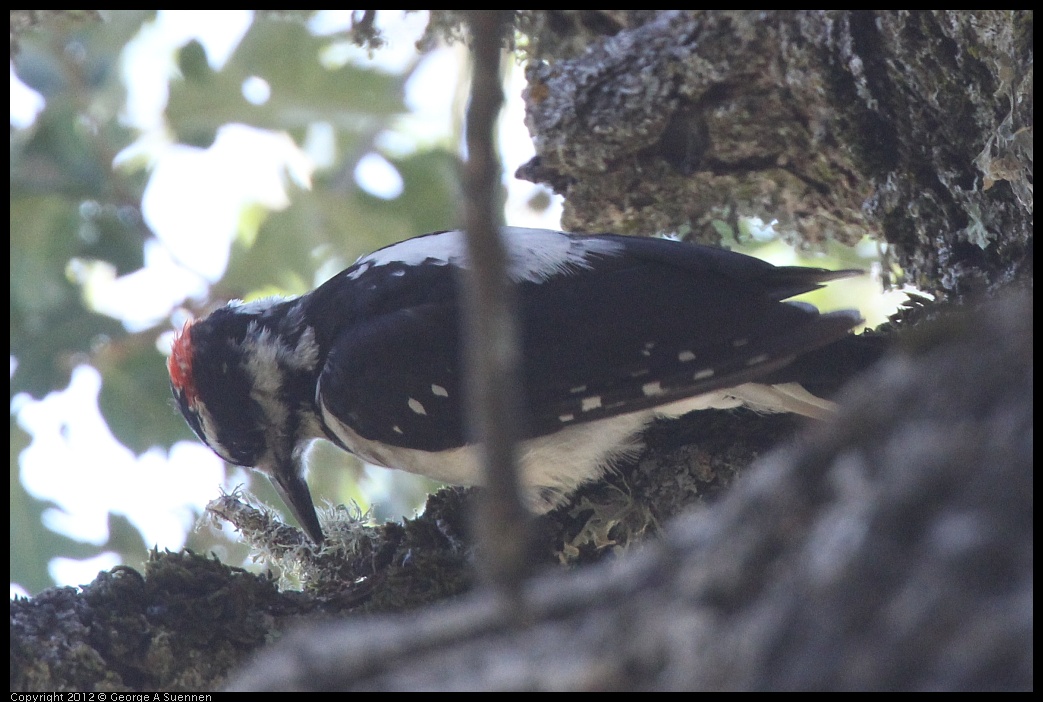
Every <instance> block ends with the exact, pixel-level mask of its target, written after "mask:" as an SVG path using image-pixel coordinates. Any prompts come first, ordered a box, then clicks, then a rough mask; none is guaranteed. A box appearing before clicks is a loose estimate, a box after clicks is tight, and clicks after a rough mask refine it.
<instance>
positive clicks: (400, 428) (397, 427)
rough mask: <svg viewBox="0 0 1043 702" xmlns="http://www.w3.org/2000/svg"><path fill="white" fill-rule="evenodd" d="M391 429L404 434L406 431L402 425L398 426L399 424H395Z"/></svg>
mask: <svg viewBox="0 0 1043 702" xmlns="http://www.w3.org/2000/svg"><path fill="white" fill-rule="evenodd" d="M391 431H393V432H395V433H396V434H404V433H405V432H404V431H402V427H400V426H398V425H397V424H396V425H395V426H393V427H391Z"/></svg>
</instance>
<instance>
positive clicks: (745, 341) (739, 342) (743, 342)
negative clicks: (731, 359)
mask: <svg viewBox="0 0 1043 702" xmlns="http://www.w3.org/2000/svg"><path fill="white" fill-rule="evenodd" d="M748 343H750V340H749V339H746V338H738V339H732V346H734V347H735V348H739V347H740V346H745V345H746V344H748Z"/></svg>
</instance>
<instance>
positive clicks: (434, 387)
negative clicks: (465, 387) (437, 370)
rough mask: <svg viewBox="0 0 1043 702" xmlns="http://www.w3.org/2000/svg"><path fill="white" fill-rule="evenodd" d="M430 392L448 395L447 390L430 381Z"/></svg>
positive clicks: (440, 395) (443, 395)
mask: <svg viewBox="0 0 1043 702" xmlns="http://www.w3.org/2000/svg"><path fill="white" fill-rule="evenodd" d="M431 393H432V394H434V395H438V396H439V397H449V391H448V390H446V389H445V388H443V387H442V386H441V385H435V384H434V383H431Z"/></svg>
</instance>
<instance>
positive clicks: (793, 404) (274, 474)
mask: <svg viewBox="0 0 1043 702" xmlns="http://www.w3.org/2000/svg"><path fill="white" fill-rule="evenodd" d="M502 235H503V238H504V242H505V245H506V248H507V252H508V271H507V273H508V275H509V276H510V278H511V280H512V281H513V282H514V283H515V285H516V290H517V300H518V306H517V309H518V313H519V316H520V320H519V322H520V333H521V347H522V348H521V352H522V353H521V355H522V368H521V369H520V370H521V377H522V384H523V398H522V399H523V401H524V408H525V411H524V416H523V424H522V426H521V427H519V429H520V431H519V432H518V435H519V436H520V437H522V441H521V444H520V446H519V450H518V456H519V460H520V471H521V474H520V481H521V484H522V485H523V486H524V488H525V491H526V498H527V500H528V502H529V504H530V507H531V508H532V509H533V511H535V512H545V511H548V510H550V509H552V508H553V507H555V506H557V505H558V504H560V503H561V502H562V501H563V500H564V499H565V498H566V497H567V496H568V495H569V494H570V493H571V492H573V491H574V490H575V489H576V488H577V487H578V486H579V485H580V484H582V483H585V482H587V481H590V480H594V479H596V478H598V477H600V476H601V475H602V473H603V472H604V471H605V469H606V468H607V467H608V466H610V465H611V464H612V463H613V461H617V460H620V459H622V458H626V457H629V456H633V455H635V454H636V453H637V452H638V451H639V449H640V446H641V444H640V434H641V431H642V429H644V428H645V427H646V426H647V425H648V424H649V423H650V422H651V421H652V420H653V419H654V418H655V417H657V416H665V417H672V416H680V415H681V414H684V413H686V412H688V411H690V410H695V409H707V408H731V407H738V406H748V407H752V408H754V409H756V410H759V411H765V412H796V413H799V414H803V415H807V416H811V417H822V416H824V415H825V414H828V412H829V411H830V409H831V407H832V403H831V402H829V401H828V400H825V399H821V398H820V397H818V396H816V395H814V394H812V393H811V392H809V391H808V390H807V389H806V387H805V386H808V387H811V385H810V384H811V383H816V382H820V381H823V382H828V377H829V376H830V375H831V374H836V373H837V370H836V369H835V368H831V367H830V366H831V365H832V364H831V363H830V356H831V355H836V356H837V357H841V356H850V353H849V352H848V351H847V350H845V349H844V348H842V345H843V344H845V343H849V342H850V341H852V340H853V339H854V338H855V337H853V336H852V335H851V334H850V330H851V328H852V327H854V326H856V325H857V324H859V323H860V322H861V321H862V319H861V316H860V315H859V314H858V313H857V312H855V311H851V310H845V311H839V312H831V313H828V314H820V313H819V312H818V310H817V309H815V308H814V307H813V306H811V305H809V304H806V303H799V302H785V300H786V299H787V298H789V297H792V296H794V295H798V294H800V293H804V292H807V291H809V290H814V289H817V288H820V287H822V285H821V284H822V283H824V282H826V281H829V280H834V279H837V278H844V277H847V276H851V275H855V274H857V273H859V271H852V270H842V271H829V270H824V269H820V268H803V267H790V266H787V267H776V266H773V265H771V264H769V263H766V262H764V261H761V260H759V259H756V258H752V257H750V256H745V255H742V254H739V253H734V252H731V251H726V250H723V249H716V248H711V247H706V246H699V245H694V244H688V243H682V242H678V241H673V240H667V239H652V238H637V237H627V236H618V235H612V234H602V235H596V236H580V235H572V234H566V233H563V232H557V231H548V230H543V229H522V228H516V227H505V228H504V229H503V231H502ZM467 266H468V260H467V252H466V246H465V243H464V239H463V235H462V233H461V232H459V231H447V232H438V233H433V234H427V235H424V236H420V237H417V238H414V239H409V240H407V241H403V242H400V243H398V244H394V245H392V246H388V247H386V248H383V249H380V250H378V251H376V252H374V253H372V254H369V255H367V256H363V257H362V258H360V259H359V260H358V261H357V262H356V263H355V264H354V265H353V266H351V267H350V268H348V269H346V270H344V271H342V272H341V273H338V274H337V275H335V276H334V277H333V278H331V279H330V280H328V281H327V282H326V283H324V284H323V285H321V286H320V287H318V288H317V289H315V290H314V291H312V292H310V293H308V294H306V295H303V296H301V297H298V298H291V299H281V298H280V299H273V298H269V299H263V300H257V301H255V302H248V303H243V302H239V301H235V302H231V303H229V304H228V305H226V306H225V307H222V308H220V309H218V310H216V311H215V312H213V313H212V314H210V315H209V316H207V317H206V318H204V319H201V320H199V321H196V322H192V323H189V324H187V325H186V326H185V328H184V330H183V331H182V332H181V334H180V335H179V336H178V337H177V338H176V340H175V341H174V345H173V351H172V354H171V356H170V359H169V364H168V368H169V371H170V381H171V387H172V389H173V393H174V397H175V398H176V400H177V404H178V407H179V408H180V410H181V412H182V414H184V416H185V419H186V420H187V421H188V423H189V424H190V425H191V427H192V429H193V430H194V431H195V433H196V435H198V436H199V438H200V439H202V440H203V441H204V442H205V443H206V444H208V445H209V446H210V448H212V449H213V450H214V451H215V452H217V454H218V455H220V456H221V457H222V458H224V459H225V460H227V461H229V462H230V463H234V464H237V465H241V466H251V467H254V468H256V469H257V470H259V471H261V472H263V473H265V474H266V475H267V476H268V477H269V478H270V479H271V480H272V482H273V483H274V485H275V487H276V489H277V490H278V491H279V493H280V494H281V495H282V497H283V499H284V500H285V501H286V503H287V504H288V505H289V507H290V509H291V510H292V511H293V514H294V515H295V516H296V518H297V520H298V521H299V522H300V523H301V525H302V526H303V527H304V529H305V530H306V532H307V533H308V535H309V536H310V537H311V538H312V539H313V540H314V541H315V542H316V543H319V542H321V541H322V538H323V535H322V529H321V528H320V526H319V521H318V518H317V517H316V514H315V508H314V505H313V504H312V499H311V495H310V494H309V492H308V486H307V484H306V483H305V480H304V465H303V456H304V453H305V450H306V448H307V446H308V445H309V444H310V443H311V442H312V441H313V440H314V439H327V440H329V441H331V442H333V443H334V444H336V445H337V446H339V447H341V448H342V449H345V450H347V451H350V452H352V453H354V454H356V455H358V456H359V457H360V458H362V459H364V460H365V461H368V462H370V463H374V464H377V465H381V466H387V467H390V468H399V469H402V470H407V471H410V472H412V473H419V474H421V475H426V476H429V477H431V478H434V479H435V480H440V481H444V482H448V483H456V484H460V485H474V484H478V483H481V481H482V474H481V468H480V466H479V465H478V463H477V458H476V452H475V451H474V447H473V446H471V445H468V443H467V440H466V436H467V432H466V427H465V422H466V420H465V417H464V389H463V386H464V382H465V381H464V378H463V377H462V374H463V370H462V367H461V360H460V357H461V348H460V344H461V342H460V335H459V327H460V314H461V309H460V299H459V295H460V292H459V280H458V272H459V270H460V269H462V268H466V267H467ZM802 384H803V385H802Z"/></svg>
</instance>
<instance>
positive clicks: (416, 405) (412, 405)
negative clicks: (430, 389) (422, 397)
mask: <svg viewBox="0 0 1043 702" xmlns="http://www.w3.org/2000/svg"><path fill="white" fill-rule="evenodd" d="M407 404H409V409H411V410H413V411H414V412H416V413H417V414H427V410H426V409H424V406H423V405H422V404H420V401H419V400H417V399H414V398H412V397H411V398H409V402H408V403H407Z"/></svg>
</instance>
